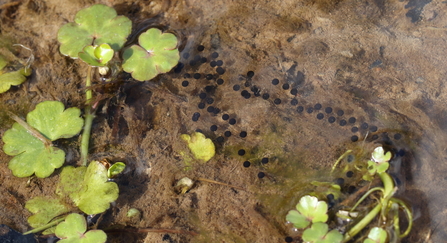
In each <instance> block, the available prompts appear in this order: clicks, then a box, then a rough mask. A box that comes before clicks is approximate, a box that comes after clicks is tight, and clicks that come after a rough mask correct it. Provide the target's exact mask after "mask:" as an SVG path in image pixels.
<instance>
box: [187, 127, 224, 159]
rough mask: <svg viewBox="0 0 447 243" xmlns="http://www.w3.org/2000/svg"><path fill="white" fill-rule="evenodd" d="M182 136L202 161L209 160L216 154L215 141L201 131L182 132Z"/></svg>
mask: <svg viewBox="0 0 447 243" xmlns="http://www.w3.org/2000/svg"><path fill="white" fill-rule="evenodd" d="M180 138H181V139H183V141H185V142H186V143H187V145H188V148H189V150H190V151H191V153H192V155H193V156H194V158H195V159H196V160H199V161H200V163H206V162H208V161H209V160H210V159H211V158H212V157H213V156H214V155H215V154H216V147H215V146H214V143H213V141H211V139H209V138H206V137H205V135H203V134H202V133H200V132H194V133H192V134H191V135H188V134H182V135H181V136H180Z"/></svg>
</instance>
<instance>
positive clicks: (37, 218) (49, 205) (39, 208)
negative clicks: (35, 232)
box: [25, 197, 70, 228]
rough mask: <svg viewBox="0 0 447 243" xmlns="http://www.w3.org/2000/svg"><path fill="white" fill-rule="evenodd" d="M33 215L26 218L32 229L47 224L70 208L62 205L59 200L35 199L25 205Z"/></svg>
mask: <svg viewBox="0 0 447 243" xmlns="http://www.w3.org/2000/svg"><path fill="white" fill-rule="evenodd" d="M25 208H26V209H28V211H30V212H31V213H33V215H31V216H30V217H29V218H28V223H29V224H30V225H31V227H33V228H38V227H41V226H44V225H46V224H48V223H49V222H50V221H51V220H52V219H54V218H55V217H57V216H59V215H62V214H64V213H67V212H69V211H70V207H69V206H67V205H65V204H64V203H62V201H61V199H53V198H46V197H35V198H33V199H31V200H28V201H27V202H26V204H25Z"/></svg>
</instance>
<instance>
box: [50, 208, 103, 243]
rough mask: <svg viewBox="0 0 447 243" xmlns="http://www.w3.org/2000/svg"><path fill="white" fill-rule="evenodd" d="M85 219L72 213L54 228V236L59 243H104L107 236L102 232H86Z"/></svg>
mask: <svg viewBox="0 0 447 243" xmlns="http://www.w3.org/2000/svg"><path fill="white" fill-rule="evenodd" d="M86 231H87V222H86V221H85V218H84V217H83V216H82V215H80V214H77V213H72V214H70V215H68V216H67V218H65V221H64V222H62V223H60V224H58V225H57V227H56V231H55V233H56V236H57V237H59V238H60V239H61V240H60V241H58V242H59V243H77V242H79V243H102V242H106V240H107V235H106V233H104V231H102V230H89V231H87V232H86Z"/></svg>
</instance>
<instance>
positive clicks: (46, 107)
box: [2, 101, 84, 178]
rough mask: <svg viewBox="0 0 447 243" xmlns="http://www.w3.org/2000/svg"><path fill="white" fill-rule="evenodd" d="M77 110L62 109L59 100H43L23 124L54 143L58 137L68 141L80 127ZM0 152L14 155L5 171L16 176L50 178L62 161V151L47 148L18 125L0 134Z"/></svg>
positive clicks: (81, 124)
mask: <svg viewBox="0 0 447 243" xmlns="http://www.w3.org/2000/svg"><path fill="white" fill-rule="evenodd" d="M80 115H81V111H80V110H79V109H78V108H75V107H72V108H68V109H65V107H64V105H63V104H62V103H61V102H59V101H44V102H41V103H39V104H38V105H37V106H36V108H35V109H34V110H33V111H31V112H30V113H28V115H27V116H26V121H27V123H28V125H29V126H31V127H32V128H33V129H35V130H37V132H39V133H40V134H41V135H42V136H44V137H45V138H47V139H49V140H50V141H55V140H57V139H60V138H70V137H73V136H75V135H76V134H78V133H79V132H80V131H81V129H82V126H83V124H84V120H83V119H82V118H81V117H80ZM2 139H3V142H4V143H5V145H4V146H3V151H4V152H5V153H6V154H7V155H11V156H14V158H12V159H11V161H10V162H9V165H8V168H9V169H11V170H12V173H13V174H14V175H15V176H17V177H27V176H31V175H32V174H35V175H36V176H37V177H40V178H44V177H48V176H50V175H51V174H52V173H53V171H54V170H55V169H56V168H59V167H61V166H62V165H63V164H64V161H65V152H64V151H63V150H60V149H59V148H56V147H54V146H52V145H50V146H48V145H47V144H45V143H44V142H43V141H42V140H40V139H39V138H37V137H36V136H34V135H32V132H30V131H28V130H27V128H25V127H23V126H22V125H20V124H19V123H14V124H13V126H12V128H11V129H9V130H7V131H6V132H5V133H4V135H3V138H2Z"/></svg>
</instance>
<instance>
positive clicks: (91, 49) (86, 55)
mask: <svg viewBox="0 0 447 243" xmlns="http://www.w3.org/2000/svg"><path fill="white" fill-rule="evenodd" d="M114 53H115V52H114V51H113V49H112V48H111V47H110V46H109V45H108V44H101V45H99V46H92V45H89V46H86V47H84V49H83V51H82V52H79V58H81V60H82V61H84V62H86V63H87V64H88V65H90V66H94V67H104V66H105V65H107V63H108V62H109V61H110V60H112V58H113V54H114Z"/></svg>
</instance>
